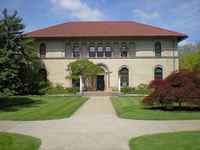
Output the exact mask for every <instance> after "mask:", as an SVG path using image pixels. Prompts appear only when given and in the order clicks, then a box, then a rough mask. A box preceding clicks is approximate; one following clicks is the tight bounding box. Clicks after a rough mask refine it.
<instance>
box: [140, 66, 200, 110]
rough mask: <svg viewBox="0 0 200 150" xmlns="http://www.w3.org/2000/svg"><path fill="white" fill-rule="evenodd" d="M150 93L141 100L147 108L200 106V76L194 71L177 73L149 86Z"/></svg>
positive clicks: (155, 81)
mask: <svg viewBox="0 0 200 150" xmlns="http://www.w3.org/2000/svg"><path fill="white" fill-rule="evenodd" d="M149 88H151V89H152V90H151V93H150V95H149V96H147V97H145V98H144V99H143V103H144V104H145V105H147V106H154V105H160V106H163V107H165V108H167V107H173V106H174V105H178V106H179V107H182V105H183V104H186V105H189V106H193V105H198V106H199V105H200V74H199V72H194V71H186V70H182V71H177V72H173V73H172V74H170V75H169V76H168V77H167V78H165V79H164V80H154V81H152V82H151V83H150V84H149Z"/></svg>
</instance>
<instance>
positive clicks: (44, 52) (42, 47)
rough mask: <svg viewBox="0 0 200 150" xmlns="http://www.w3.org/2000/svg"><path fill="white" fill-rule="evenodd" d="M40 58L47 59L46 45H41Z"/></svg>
mask: <svg viewBox="0 0 200 150" xmlns="http://www.w3.org/2000/svg"><path fill="white" fill-rule="evenodd" d="M40 57H41V58H44V57H46V44H44V43H41V44H40Z"/></svg>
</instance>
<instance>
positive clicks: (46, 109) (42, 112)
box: [0, 96, 87, 121]
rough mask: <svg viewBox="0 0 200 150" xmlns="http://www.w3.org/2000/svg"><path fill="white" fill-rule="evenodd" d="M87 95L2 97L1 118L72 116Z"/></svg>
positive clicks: (23, 119)
mask: <svg viewBox="0 0 200 150" xmlns="http://www.w3.org/2000/svg"><path fill="white" fill-rule="evenodd" d="M86 100H87V98H85V97H78V96H77V97H75V96H74V97H62V96H60V97H59V96H24V97H9V98H2V97H1V98H0V120H22V121H26V120H49V119H60V118H66V117H70V116H71V115H72V114H73V113H74V112H75V111H76V110H77V109H78V108H79V107H80V106H81V105H82V104H83V103H84V102H85V101H86Z"/></svg>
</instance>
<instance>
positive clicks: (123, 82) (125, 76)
mask: <svg viewBox="0 0 200 150" xmlns="http://www.w3.org/2000/svg"><path fill="white" fill-rule="evenodd" d="M119 76H120V86H121V87H122V88H124V87H128V86H129V71H128V69H127V68H125V67H124V68H122V69H121V70H120V71H119Z"/></svg>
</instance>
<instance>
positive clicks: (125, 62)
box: [36, 38, 179, 87]
mask: <svg viewBox="0 0 200 150" xmlns="http://www.w3.org/2000/svg"><path fill="white" fill-rule="evenodd" d="M157 41H159V42H161V45H162V57H159V58H156V57H155V52H154V44H155V42H157ZM75 42H79V44H80V45H81V51H82V57H88V55H87V54H88V53H87V49H88V46H89V44H90V43H91V42H94V43H96V44H97V43H98V42H102V43H107V42H109V43H110V45H111V47H112V50H113V56H112V58H94V59H89V60H91V61H93V62H94V63H96V64H104V65H105V66H107V67H108V69H109V72H111V73H110V87H118V72H119V69H120V67H121V66H127V68H128V69H129V86H137V85H139V84H140V83H146V84H148V83H149V82H150V81H151V80H153V79H154V68H155V66H156V65H161V66H162V68H163V77H166V76H167V75H169V74H170V73H171V72H172V71H173V70H178V68H179V67H178V65H179V64H178V52H177V42H176V39H153V38H151V39H92V40H91V39H89V40H88V39H87V40H85V39H84V40H82V39H77V40H71V39H57V40H55V39H54V40H39V41H37V42H36V47H37V49H38V50H39V45H40V43H45V44H46V46H47V53H46V58H44V59H42V60H43V61H44V64H45V66H46V69H47V73H48V79H49V80H50V81H51V82H52V83H54V84H56V83H58V84H62V85H63V86H65V87H71V81H70V80H67V79H66V76H67V75H68V71H67V65H68V64H69V63H70V62H72V61H75V60H76V59H74V58H72V47H73V43H75ZM122 42H126V43H127V45H128V47H129V54H130V55H129V56H128V57H127V58H121V57H120V46H121V43H122Z"/></svg>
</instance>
